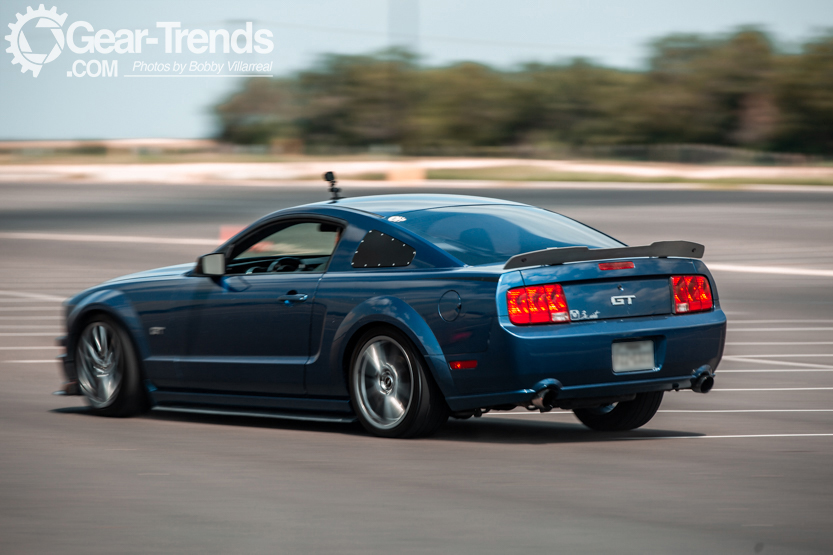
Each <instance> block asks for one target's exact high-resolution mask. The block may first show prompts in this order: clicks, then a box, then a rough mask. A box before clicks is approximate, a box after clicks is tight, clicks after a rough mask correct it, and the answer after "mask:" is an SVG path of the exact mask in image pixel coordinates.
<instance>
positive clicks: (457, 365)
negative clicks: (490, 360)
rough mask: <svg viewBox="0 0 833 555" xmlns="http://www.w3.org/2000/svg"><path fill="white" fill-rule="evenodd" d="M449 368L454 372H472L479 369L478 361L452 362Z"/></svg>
mask: <svg viewBox="0 0 833 555" xmlns="http://www.w3.org/2000/svg"><path fill="white" fill-rule="evenodd" d="M448 367H449V368H451V369H452V370H471V369H472V368H477V361H476V360H452V361H451V362H449V363H448Z"/></svg>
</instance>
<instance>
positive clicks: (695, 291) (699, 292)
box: [671, 276, 714, 314]
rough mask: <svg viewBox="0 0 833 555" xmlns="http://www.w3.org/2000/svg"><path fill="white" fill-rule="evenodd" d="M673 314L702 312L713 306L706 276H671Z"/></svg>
mask: <svg viewBox="0 0 833 555" xmlns="http://www.w3.org/2000/svg"><path fill="white" fill-rule="evenodd" d="M671 285H672V287H673V289H674V314H685V313H688V312H702V311H703V310H711V308H712V307H713V306H714V301H712V290H711V287H709V280H708V279H706V276H673V277H672V278H671Z"/></svg>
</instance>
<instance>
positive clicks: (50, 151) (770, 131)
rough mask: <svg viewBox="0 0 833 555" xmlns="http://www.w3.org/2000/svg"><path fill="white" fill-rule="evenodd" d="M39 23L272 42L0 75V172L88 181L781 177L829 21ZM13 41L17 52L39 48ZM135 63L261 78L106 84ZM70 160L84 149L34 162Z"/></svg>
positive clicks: (830, 62)
mask: <svg viewBox="0 0 833 555" xmlns="http://www.w3.org/2000/svg"><path fill="white" fill-rule="evenodd" d="M25 8H26V6H25V2H17V3H16V2H4V3H3V5H2V6H0V20H2V21H7V20H8V21H14V17H15V15H14V14H15V13H16V12H22V11H24V10H25ZM57 8H58V10H59V13H62V12H67V13H68V14H69V19H68V21H70V22H72V21H77V20H85V21H89V22H90V23H91V24H92V26H93V27H94V28H95V29H96V30H97V29H100V28H103V27H106V28H109V29H113V30H115V29H118V28H123V27H124V28H151V29H154V27H155V22H157V21H181V22H182V24H183V27H184V28H186V27H197V28H205V29H207V28H229V29H233V28H236V27H238V26H240V25H241V23H244V22H246V21H252V22H254V25H255V27H256V28H264V29H269V30H270V31H271V32H272V33H273V36H274V39H273V40H274V43H275V48H274V50H273V51H272V52H271V53H269V54H256V53H255V54H244V55H239V54H233V53H232V54H201V55H195V54H189V53H188V52H187V51H186V52H185V53H182V54H162V53H161V49H155V50H154V49H151V48H149V47H148V48H146V51H145V52H144V53H142V54H124V55H119V56H112V55H111V56H110V57H111V58H118V60H119V62H120V64H121V65H120V67H121V74H120V75H119V76H118V77H114V78H104V77H101V78H98V79H95V78H89V77H87V78H74V79H71V78H68V77H67V76H66V75H65V74H66V71H65V70H66V69H68V68H69V67H70V64H71V62H72V61H73V54H72V53H70V52H68V51H66V52H64V54H63V55H62V56H60V57H59V58H58V59H57V60H55V61H54V62H51V63H50V64H49V65H47V66H45V67H44V71H43V72H42V73H41V74H40V76H39V77H38V78H37V79H35V78H32V76H31V74H28V73H27V74H22V73H20V71H19V68H20V66H16V65H11V64H10V63H3V64H0V94H1V95H2V98H3V102H2V104H1V105H0V140H1V141H2V144H0V156H2V158H0V160H3V161H5V162H20V161H22V162H24V163H25V162H27V161H29V160H30V159H31V158H33V157H34V158H36V159H39V160H40V161H45V159H46V158H49V157H54V156H55V155H73V154H76V155H78V154H80V155H83V156H85V157H87V158H89V161H91V162H98V161H102V160H103V159H105V158H106V157H107V155H108V154H109V155H112V154H117V155H118V156H117V157H116V158H110V159H109V161H119V160H126V159H128V158H132V159H136V160H142V161H157V162H159V161H163V160H161V159H160V158H159V157H160V156H162V157H163V158H164V157H165V156H169V155H171V154H177V155H178V157H177V160H178V161H183V159H182V155H192V158H194V159H198V158H199V154H200V153H202V155H203V157H205V156H210V157H212V159H214V160H217V158H216V157H214V155H216V154H217V153H223V154H224V156H232V155H234V154H238V155H244V157H238V158H227V159H229V160H232V159H237V160H246V158H245V156H249V161H263V160H274V159H276V158H275V157H278V159H280V157H284V158H285V157H287V156H289V157H294V156H363V157H364V158H365V159H368V158H372V159H384V158H385V157H396V156H419V157H425V156H446V157H447V156H465V157H471V156H474V157H497V158H507V157H508V158H527V159H602V160H605V159H607V160H630V161H648V162H675V163H677V162H678V163H694V164H741V165H762V164H763V165H797V164H825V163H827V162H828V161H829V160H830V158H831V156H833V30H831V28H833V9H831V7H830V5H829V3H828V2H825V1H823V0H797V1H793V2H783V1H777V0H767V1H756V0H737V1H735V2H731V3H726V2H721V1H716V0H707V1H703V2H698V3H697V4H696V5H695V4H691V3H688V2H674V1H672V2H667V1H659V0H635V1H632V2H627V3H618V2H608V1H603V0H592V1H588V2H583V3H581V4H575V3H572V2H562V1H548V2H542V1H534V0H519V1H516V2H504V1H499V0H494V1H474V0H457V1H455V2H444V1H440V0H350V1H348V2H337V1H325V0H321V1H316V2H292V1H283V2H256V1H252V2H239V3H235V4H229V3H227V2H195V1H180V2H160V1H155V0H151V1H147V2H141V3H139V2H135V3H112V2H104V1H97V0H75V1H65V2H62V3H61V4H60V5H59V6H57ZM67 26H68V24H67ZM65 27H66V26H65ZM154 30H155V29H154ZM29 38H30V41H31V42H32V47H33V49H34V50H35V51H37V50H38V45H39V43H40V42H41V41H45V42H49V41H52V40H53V39H52V37H51V35H48V34H45V35H43V34H42V35H34V34H30V35H29ZM46 46H48V45H46ZM46 46H44V47H43V48H46ZM5 57H6V58H7V62H9V61H11V54H5ZM75 57H78V56H75ZM104 57H107V56H104ZM137 60H139V61H142V62H154V61H168V62H171V61H179V62H183V63H187V62H190V61H191V60H197V61H206V60H212V61H213V60H216V61H219V62H220V63H223V62H234V61H246V62H257V63H263V62H265V63H270V64H271V65H270V70H269V71H268V72H267V73H266V74H267V75H268V76H265V77H254V78H251V77H249V78H238V77H234V76H230V75H226V76H225V77H228V78H226V79H216V78H211V76H210V75H208V76H207V75H202V76H196V77H197V78H192V79H126V78H124V76H125V74H128V73H131V71H130V68H131V64H133V62H135V61H137ZM134 73H135V72H134ZM192 77H193V76H192ZM200 77H202V78H200ZM124 139H131V141H125V140H124ZM138 139H157V140H156V141H147V140H146V141H144V142H142V141H137V140H138ZM161 139H165V140H161ZM178 139H200V140H201V141H185V142H179V141H176V140H178ZM74 140H83V141H84V142H83V143H75V142H43V141H74ZM117 140H121V141H120V142H119V141H117ZM20 141H38V142H37V143H35V142H20ZM114 141H115V142H114ZM90 157H91V158H90ZM252 157H254V158H252ZM563 173H564V172H559V171H556V170H554V169H552V168H549V169H548V168H540V167H539V168H532V167H529V166H525V167H518V166H517V165H514V166H511V167H510V168H509V169H507V168H505V167H503V168H502V169H495V168H491V169H483V168H480V169H479V170H476V171H473V170H472V168H466V169H459V168H457V169H455V168H429V171H427V172H422V173H420V172H417V174H416V176H417V177H419V176H422V175H423V174H425V176H426V177H429V178H431V177H435V178H461V177H463V178H466V177H467V178H477V179H484V178H497V179H545V180H553V179H555V180H558V179H561V178H563V177H565V176H563V175H560V174H563ZM567 173H569V174H573V175H568V176H566V177H570V178H571V179H575V178H576V177H580V176H577V175H575V174H576V173H580V172H575V171H573V172H567ZM275 177H280V176H275ZM293 177H299V176H298V175H295V176H293ZM358 177H363V178H366V179H367V178H369V179H373V178H379V177H381V174H380V172H372V171H371V172H365V173H363V174H361V175H358ZM596 177H598V176H596ZM666 177H668V176H666ZM677 177H678V178H685V177H686V176H684V175H678V176H677ZM806 179H807V178H806V176H805V181H806ZM820 179H821V180H822V181H824V180H825V179H826V178H820Z"/></svg>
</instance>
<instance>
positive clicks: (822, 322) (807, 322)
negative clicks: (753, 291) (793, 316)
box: [729, 320, 833, 324]
mask: <svg viewBox="0 0 833 555" xmlns="http://www.w3.org/2000/svg"><path fill="white" fill-rule="evenodd" d="M729 323H730V324H833V320H730V321H729Z"/></svg>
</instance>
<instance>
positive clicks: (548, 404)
mask: <svg viewBox="0 0 833 555" xmlns="http://www.w3.org/2000/svg"><path fill="white" fill-rule="evenodd" d="M693 374H694V377H693V378H692V379H691V390H692V391H694V392H695V393H703V394H706V393H708V392H709V391H711V390H712V388H713V387H714V372H712V368H711V366H709V365H708V364H705V365H703V366H701V367H700V368H698V369H697V370H695V371H694V372H693ZM561 388H562V385H561V382H559V381H558V380H552V379H550V380H543V381H542V382H539V383H538V384H536V385H535V391H536V393H535V396H534V397H533V398H532V400H531V401H530V404H531V406H530V407H529V408H530V409H531V410H535V409H538V410H539V411H541V412H549V411H551V410H552V409H553V408H555V406H556V398H557V397H558V393H559V391H561Z"/></svg>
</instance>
